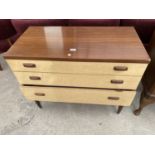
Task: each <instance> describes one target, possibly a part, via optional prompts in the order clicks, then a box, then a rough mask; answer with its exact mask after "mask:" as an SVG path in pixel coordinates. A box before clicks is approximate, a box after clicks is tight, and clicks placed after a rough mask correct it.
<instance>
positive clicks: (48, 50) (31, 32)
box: [4, 26, 150, 63]
mask: <svg viewBox="0 0 155 155" xmlns="http://www.w3.org/2000/svg"><path fill="white" fill-rule="evenodd" d="M4 57H5V58H6V59H39V60H67V61H107V62H137V63H138V62H143V63H147V62H149V61H150V58H149V56H148V54H147V52H146V50H145V48H144V47H143V44H142V43H141V41H140V39H139V37H138V35H137V33H136V31H135V29H134V28H133V27H38V26H36V27H29V28H28V29H27V30H26V31H25V32H24V34H23V35H22V36H21V37H20V38H19V39H18V40H17V41H16V43H15V44H14V45H13V46H12V47H11V48H10V49H9V50H8V52H7V53H5V54H4Z"/></svg>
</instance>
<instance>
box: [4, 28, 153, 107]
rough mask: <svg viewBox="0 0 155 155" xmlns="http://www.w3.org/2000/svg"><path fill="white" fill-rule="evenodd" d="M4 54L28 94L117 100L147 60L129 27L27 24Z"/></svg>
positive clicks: (131, 88)
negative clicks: (19, 36)
mask: <svg viewBox="0 0 155 155" xmlns="http://www.w3.org/2000/svg"><path fill="white" fill-rule="evenodd" d="M4 57H5V58H6V61H7V62H8V64H9V66H10V67H11V69H12V71H13V72H14V74H15V76H16V78H17V80H18V81H19V83H20V87H21V90H22V92H23V94H24V96H25V97H26V98H27V99H29V100H34V101H51V102H67V103H82V104H101V105H116V106H130V105H131V103H132V100H133V99H134V97H135V94H136V89H137V86H138V84H139V82H140V80H141V77H142V75H143V74H144V72H145V69H146V67H147V65H148V63H149V61H150V59H149V56H148V55H147V52H146V51H145V49H144V47H143V45H142V43H141V41H140V40H139V38H138V35H137V34H136V32H135V30H134V28H132V27H122V28H117V27H30V28H29V29H28V30H27V31H25V33H24V34H23V35H22V36H21V38H20V39H19V40H18V41H17V42H16V43H15V45H13V47H12V48H11V49H10V50H9V51H8V52H7V53H6V54H5V55H4Z"/></svg>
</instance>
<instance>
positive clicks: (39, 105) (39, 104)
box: [35, 101, 43, 109]
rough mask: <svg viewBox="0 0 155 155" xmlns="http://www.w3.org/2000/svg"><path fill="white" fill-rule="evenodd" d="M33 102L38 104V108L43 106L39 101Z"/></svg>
mask: <svg viewBox="0 0 155 155" xmlns="http://www.w3.org/2000/svg"><path fill="white" fill-rule="evenodd" d="M35 103H36V104H37V106H38V107H39V108H40V109H42V108H43V107H42V105H41V103H40V101H35Z"/></svg>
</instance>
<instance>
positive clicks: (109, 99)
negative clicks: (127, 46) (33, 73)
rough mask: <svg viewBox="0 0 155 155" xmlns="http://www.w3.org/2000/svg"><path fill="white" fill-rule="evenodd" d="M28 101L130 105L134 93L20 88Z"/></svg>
mask: <svg viewBox="0 0 155 155" xmlns="http://www.w3.org/2000/svg"><path fill="white" fill-rule="evenodd" d="M21 90H22V92H23V93H24V95H25V97H26V98H27V99H29V100H37V101H51V102H67V103H81V104H101V105H122V106H129V105H131V103H132V101H133V99H134V96H135V94H136V92H135V91H113V90H99V89H78V88H56V87H32V86H31V87H30V86H22V87H21Z"/></svg>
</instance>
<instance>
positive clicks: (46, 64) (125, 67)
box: [7, 59, 147, 76]
mask: <svg viewBox="0 0 155 155" xmlns="http://www.w3.org/2000/svg"><path fill="white" fill-rule="evenodd" d="M7 62H8V63H9V65H10V67H11V68H12V70H13V71H30V72H52V73H78V74H80V73H82V74H108V75H133V76H141V75H143V73H144V71H145V69H146V67H147V64H138V63H108V62H72V61H41V60H11V59H7Z"/></svg>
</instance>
